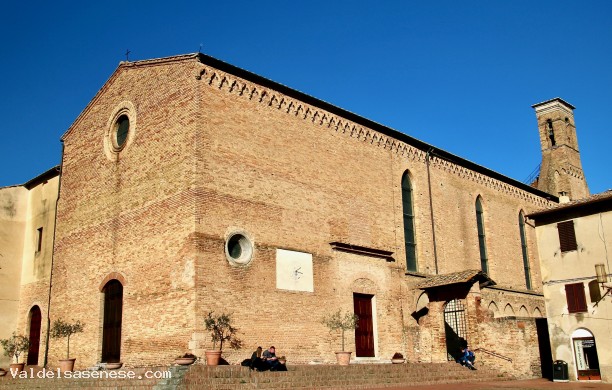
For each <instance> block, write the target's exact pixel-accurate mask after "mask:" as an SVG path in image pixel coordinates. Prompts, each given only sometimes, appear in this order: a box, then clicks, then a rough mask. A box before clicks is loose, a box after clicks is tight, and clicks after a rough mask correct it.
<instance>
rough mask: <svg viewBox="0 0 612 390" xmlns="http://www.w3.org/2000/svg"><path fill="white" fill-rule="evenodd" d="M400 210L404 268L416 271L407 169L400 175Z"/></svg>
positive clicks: (410, 194) (410, 190)
mask: <svg viewBox="0 0 612 390" xmlns="http://www.w3.org/2000/svg"><path fill="white" fill-rule="evenodd" d="M402 212H403V214H404V243H405V246H406V268H407V270H408V271H415V272H416V271H418V267H417V258H416V237H415V234H414V213H413V207H412V185H411V184H410V177H409V176H408V171H406V172H405V173H404V176H402Z"/></svg>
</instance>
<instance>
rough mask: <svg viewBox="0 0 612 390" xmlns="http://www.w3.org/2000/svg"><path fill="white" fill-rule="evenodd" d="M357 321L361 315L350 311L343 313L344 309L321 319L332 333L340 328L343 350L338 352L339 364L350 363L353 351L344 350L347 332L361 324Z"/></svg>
mask: <svg viewBox="0 0 612 390" xmlns="http://www.w3.org/2000/svg"><path fill="white" fill-rule="evenodd" d="M357 321H359V317H358V316H357V315H356V314H354V313H351V312H349V311H347V312H344V313H343V312H342V310H338V311H336V312H334V313H331V314H329V315H326V316H325V317H323V318H322V319H321V323H323V324H324V325H325V326H327V327H328V328H329V331H330V333H331V332H333V331H336V330H340V333H341V335H342V351H341V352H336V360H337V361H338V364H340V365H342V366H346V365H348V364H349V363H350V361H351V353H352V352H346V351H345V350H344V336H345V332H346V331H347V330H352V329H355V328H357V327H358V326H359V325H358V323H357Z"/></svg>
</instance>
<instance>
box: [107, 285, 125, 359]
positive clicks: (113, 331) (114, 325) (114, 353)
mask: <svg viewBox="0 0 612 390" xmlns="http://www.w3.org/2000/svg"><path fill="white" fill-rule="evenodd" d="M122 311H123V286H122V285H121V283H120V282H119V281H118V280H114V279H113V280H111V281H109V282H108V283H107V284H106V286H104V327H103V331H102V362H104V363H118V362H119V361H120V359H121V319H122Z"/></svg>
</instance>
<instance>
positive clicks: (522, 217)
mask: <svg viewBox="0 0 612 390" xmlns="http://www.w3.org/2000/svg"><path fill="white" fill-rule="evenodd" d="M519 234H520V236H521V249H522V252H523V268H524V270H525V286H526V287H527V290H531V269H530V267H529V256H528V254H527V235H526V234H525V214H523V212H522V211H521V212H520V213H519Z"/></svg>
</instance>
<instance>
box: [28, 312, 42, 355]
mask: <svg viewBox="0 0 612 390" xmlns="http://www.w3.org/2000/svg"><path fill="white" fill-rule="evenodd" d="M29 317H30V338H29V340H30V347H29V348H28V360H27V364H28V366H37V365H38V351H39V348H40V323H41V320H42V315H41V313H40V307H38V306H33V307H32V308H31V309H30V315H29Z"/></svg>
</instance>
